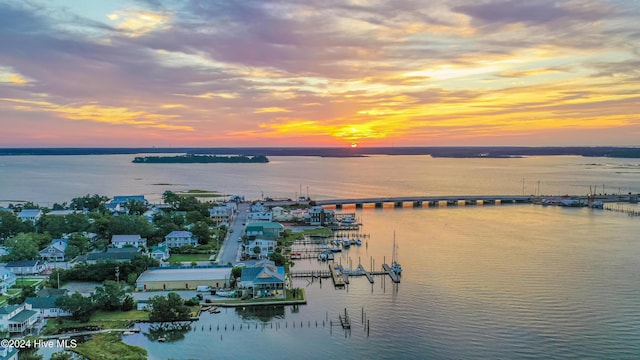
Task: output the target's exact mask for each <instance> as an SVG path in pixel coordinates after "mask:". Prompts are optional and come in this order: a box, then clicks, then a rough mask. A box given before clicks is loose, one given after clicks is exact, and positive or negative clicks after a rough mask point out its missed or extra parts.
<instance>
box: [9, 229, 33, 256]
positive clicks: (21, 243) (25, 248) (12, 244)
mask: <svg viewBox="0 0 640 360" xmlns="http://www.w3.org/2000/svg"><path fill="white" fill-rule="evenodd" d="M35 235H36V234H34V233H20V234H18V235H16V236H14V237H11V238H9V239H7V240H6V241H5V245H6V246H7V248H9V254H8V255H7V256H6V259H7V261H16V260H34V259H37V258H38V257H39V256H40V253H39V252H38V248H39V247H38V239H37V238H36V236H35Z"/></svg>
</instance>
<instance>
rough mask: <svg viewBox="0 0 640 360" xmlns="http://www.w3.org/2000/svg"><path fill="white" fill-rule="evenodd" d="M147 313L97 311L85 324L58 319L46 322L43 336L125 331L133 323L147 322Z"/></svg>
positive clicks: (136, 311)
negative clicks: (78, 331) (99, 330)
mask: <svg viewBox="0 0 640 360" xmlns="http://www.w3.org/2000/svg"><path fill="white" fill-rule="evenodd" d="M148 320H149V313H148V312H146V311H139V310H131V311H97V312H95V313H94V314H93V315H91V318H90V319H89V321H87V322H79V321H75V320H70V319H63V318H58V319H56V320H50V321H47V323H46V325H45V328H44V331H43V333H44V334H48V335H52V334H58V333H61V332H66V331H69V330H72V329H87V328H91V329H94V328H98V329H126V328H129V327H131V326H132V324H133V323H134V322H135V321H148Z"/></svg>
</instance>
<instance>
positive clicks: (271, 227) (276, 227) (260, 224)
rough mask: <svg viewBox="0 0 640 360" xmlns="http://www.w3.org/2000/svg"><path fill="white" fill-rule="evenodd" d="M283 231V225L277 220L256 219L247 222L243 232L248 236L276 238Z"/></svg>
mask: <svg viewBox="0 0 640 360" xmlns="http://www.w3.org/2000/svg"><path fill="white" fill-rule="evenodd" d="M283 231H284V226H283V225H282V224H280V223H278V222H271V221H256V222H250V223H247V227H246V228H245V234H246V235H247V236H249V237H251V236H255V237H263V238H269V239H277V238H278V237H280V235H281V234H282V232H283Z"/></svg>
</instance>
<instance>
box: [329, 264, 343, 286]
mask: <svg viewBox="0 0 640 360" xmlns="http://www.w3.org/2000/svg"><path fill="white" fill-rule="evenodd" d="M329 271H330V272H331V278H332V279H333V285H335V286H336V287H344V286H345V284H347V281H345V275H344V272H343V270H342V266H340V265H337V264H329Z"/></svg>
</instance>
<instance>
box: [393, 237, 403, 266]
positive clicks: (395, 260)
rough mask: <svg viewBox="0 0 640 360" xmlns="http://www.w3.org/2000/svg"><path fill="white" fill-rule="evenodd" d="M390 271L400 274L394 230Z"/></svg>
mask: <svg viewBox="0 0 640 360" xmlns="http://www.w3.org/2000/svg"><path fill="white" fill-rule="evenodd" d="M391 271H392V272H394V273H396V274H398V275H400V274H402V266H400V264H399V263H398V245H397V244H396V232H395V231H394V232H393V253H392V259H391Z"/></svg>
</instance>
